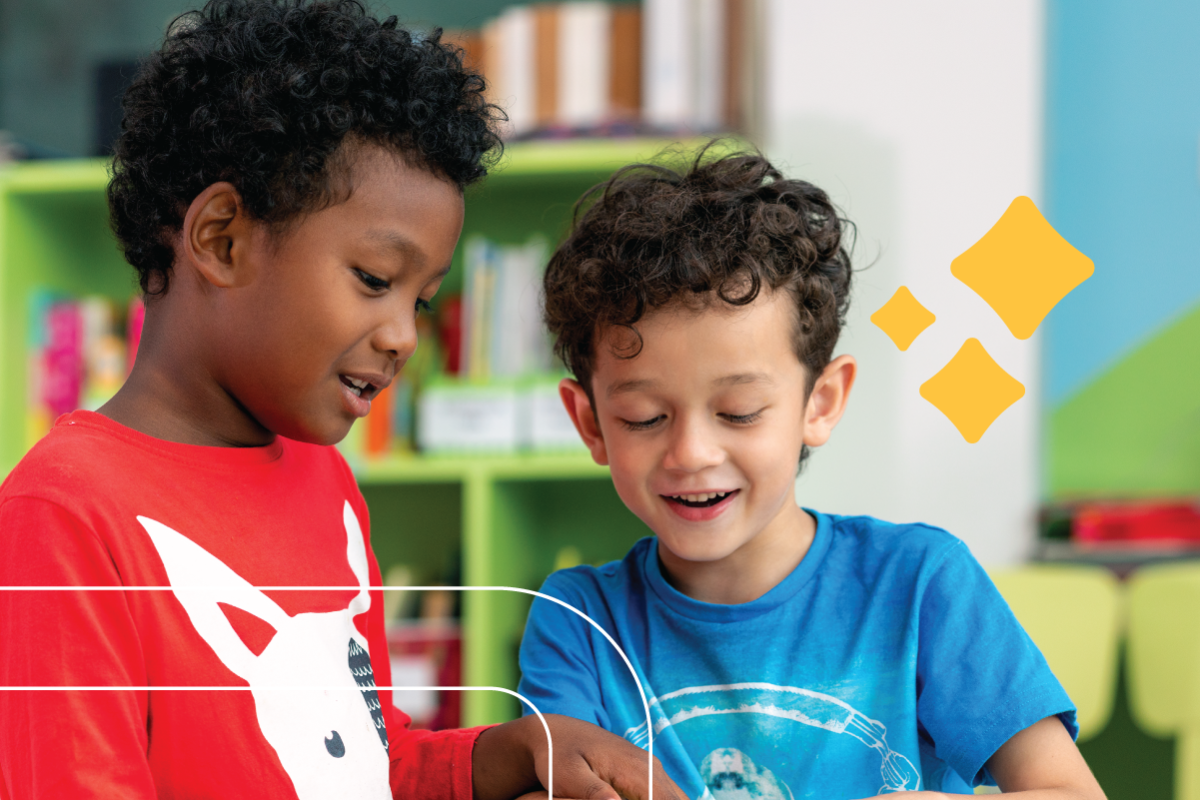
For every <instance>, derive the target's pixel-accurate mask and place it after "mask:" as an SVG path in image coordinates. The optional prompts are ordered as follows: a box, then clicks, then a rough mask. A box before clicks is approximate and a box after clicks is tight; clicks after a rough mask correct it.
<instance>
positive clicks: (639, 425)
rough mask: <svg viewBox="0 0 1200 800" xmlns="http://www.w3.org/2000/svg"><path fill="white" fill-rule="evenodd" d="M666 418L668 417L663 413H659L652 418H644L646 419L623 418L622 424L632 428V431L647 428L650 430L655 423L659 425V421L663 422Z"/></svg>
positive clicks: (629, 428)
mask: <svg viewBox="0 0 1200 800" xmlns="http://www.w3.org/2000/svg"><path fill="white" fill-rule="evenodd" d="M664 419H666V417H665V416H663V415H662V414H659V415H658V416H657V417H654V418H652V419H644V420H633V419H623V420H621V424H622V425H624V426H625V427H626V428H627V429H628V430H631V431H645V430H649V429H650V428H653V427H654V426H655V425H657V424H658V423H659V422H661V421H662V420H664Z"/></svg>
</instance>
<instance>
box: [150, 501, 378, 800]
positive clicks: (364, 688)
mask: <svg viewBox="0 0 1200 800" xmlns="http://www.w3.org/2000/svg"><path fill="white" fill-rule="evenodd" d="M342 517H343V523H344V525H345V529H346V558H347V560H348V561H349V563H350V568H351V570H353V572H354V576H355V578H356V579H357V582H358V586H359V592H358V594H357V595H355V597H354V599H353V600H351V601H350V604H349V606H348V607H347V608H345V609H342V610H340V611H330V612H325V613H304V614H297V615H295V616H289V615H288V614H287V613H286V612H285V611H284V610H283V609H282V608H280V607H279V606H278V605H277V604H276V603H275V601H273V600H272V599H271V598H269V597H267V595H265V594H263V593H262V592H261V591H259V590H258V589H256V588H255V587H254V586H252V585H251V584H250V583H249V582H247V581H246V580H245V579H243V578H242V577H241V576H240V575H238V574H237V573H235V572H234V571H233V570H232V569H230V568H229V567H228V566H226V565H225V563H224V562H222V561H221V560H220V559H218V558H217V557H215V556H213V555H212V554H211V553H209V552H208V551H207V550H205V549H204V548H203V547H201V546H200V545H198V544H196V543H195V542H193V541H192V540H191V539H189V538H187V537H186V536H184V535H182V534H180V533H178V532H177V531H174V530H172V529H171V528H168V527H167V526H166V525H163V524H162V523H159V522H156V521H155V520H152V519H149V518H148V517H140V516H139V517H138V521H139V522H140V523H141V524H142V527H143V528H145V529H146V532H147V533H148V534H149V535H150V539H151V540H152V541H153V543H154V547H155V549H156V550H157V551H158V555H159V557H160V558H161V559H162V562H163V566H164V567H165V568H166V571H167V578H168V580H169V582H170V584H171V591H172V593H173V594H174V595H175V597H176V598H177V599H178V600H179V602H180V603H181V604H182V605H183V608H184V610H185V611H186V612H187V615H188V618H189V619H190V620H191V622H192V625H193V626H195V628H196V632H197V633H199V634H200V636H201V638H203V639H204V641H205V642H207V643H208V646H209V647H211V648H212V649H213V652H214V653H216V655H217V657H218V658H220V659H221V662H222V663H223V664H225V666H226V667H228V668H229V669H230V671H232V672H233V673H234V674H235V675H237V676H238V677H239V678H241V679H243V680H244V681H246V682H247V683H249V684H250V693H251V695H252V696H253V699H254V708H255V712H256V714H257V717H258V724H259V727H260V729H261V730H262V733H263V736H264V737H265V738H266V740H267V742H268V743H270V745H271V747H273V748H274V749H275V752H276V754H277V755H278V756H279V761H280V762H281V763H282V764H283V768H284V770H285V771H286V772H287V774H288V777H289V778H291V781H292V785H293V786H294V787H295V789H296V795H297V796H298V798H299V800H333V798H343V797H346V798H348V797H353V798H356V799H357V798H361V800H389V798H391V792H390V790H389V788H388V750H387V729H386V728H385V726H384V721H383V714H382V710H381V708H380V704H379V697H378V695H377V694H376V692H375V679H374V676H373V675H372V672H371V661H370V656H369V654H368V646H367V641H366V639H364V638H363V636H362V635H361V634H360V633H359V632H358V629H357V628H355V627H354V622H353V620H354V617H355V616H357V615H359V614H362V613H363V612H365V611H366V610H367V609H368V608H370V605H371V597H370V594H368V586H369V580H368V572H367V553H366V546H365V544H364V543H363V536H362V529H361V528H360V527H359V524H358V518H357V517H356V516H355V515H354V511H353V509H351V507H350V503H349V502H347V503H345V506H344V508H343V513H342ZM220 603H224V604H226V605H229V606H233V607H235V608H238V609H240V610H242V611H245V612H247V613H249V614H252V615H254V616H255V617H257V618H259V619H260V620H262V621H263V622H266V623H267V624H269V625H270V626H271V627H272V628H274V629H275V635H274V637H273V638H272V639H271V641H270V643H269V644H268V645H267V646H266V649H264V650H263V651H262V653H261V654H260V655H255V654H254V652H253V651H252V650H251V649H250V648H248V647H247V646H246V645H245V643H244V642H243V641H242V639H241V637H239V636H238V634H237V631H235V630H234V628H233V626H232V625H231V624H230V622H229V619H228V618H227V617H226V616H225V613H224V612H223V611H222V610H221V608H220V606H219V605H218V604H220Z"/></svg>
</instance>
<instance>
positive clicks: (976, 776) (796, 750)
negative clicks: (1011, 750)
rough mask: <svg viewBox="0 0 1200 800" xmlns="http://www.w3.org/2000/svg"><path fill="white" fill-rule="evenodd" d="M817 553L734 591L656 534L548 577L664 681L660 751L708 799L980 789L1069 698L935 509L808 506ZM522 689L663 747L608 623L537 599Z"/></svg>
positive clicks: (1067, 720) (643, 670) (651, 688)
mask: <svg viewBox="0 0 1200 800" xmlns="http://www.w3.org/2000/svg"><path fill="white" fill-rule="evenodd" d="M809 513H810V514H812V515H813V516H814V517H815V518H816V520H817V530H816V535H815V537H814V539H813V543H812V546H811V547H810V549H809V551H808V553H807V554H806V555H805V556H804V559H803V561H801V562H800V564H799V566H797V567H796V569H795V570H793V571H792V573H791V574H790V575H788V576H787V577H786V578H784V580H783V581H781V582H780V583H779V584H778V585H777V586H775V587H774V588H773V589H771V590H770V591H769V592H767V593H766V594H765V595H763V596H762V597H760V598H759V599H757V600H754V601H752V602H749V603H742V604H738V605H719V604H713V603H703V602H700V601H697V600H693V599H691V598H689V597H687V596H686V595H684V594H682V593H681V592H679V591H677V590H676V589H674V588H672V587H671V585H670V584H668V583H667V581H666V580H665V578H664V577H663V574H662V572H661V570H660V568H659V561H658V550H657V547H656V541H655V540H654V539H653V538H646V539H642V540H641V541H639V542H638V543H637V544H636V545H634V547H633V549H632V550H630V552H629V554H628V555H627V556H626V557H625V558H624V559H623V560H621V561H614V562H612V563H609V564H605V565H604V566H602V567H598V568H597V567H575V568H574V569H569V570H563V571H561V572H556V573H555V574H553V575H551V576H550V577H549V578H547V579H546V583H545V585H544V586H543V587H542V592H544V593H545V594H548V595H551V596H553V597H557V598H560V599H562V600H563V601H565V602H567V603H569V604H570V605H572V606H574V607H575V608H578V609H579V610H580V611H582V612H583V613H585V614H587V615H588V616H589V617H591V618H592V619H593V620H595V621H596V623H597V624H599V625H600V627H601V628H603V629H604V630H605V631H607V632H608V633H609V634H610V635H611V636H612V638H613V639H614V640H615V641H616V643H617V644H618V645H619V646H620V648H621V649H622V650H623V651H624V652H625V654H626V655H627V656H628V658H629V661H630V662H631V664H632V666H633V669H634V670H635V671H636V673H637V677H638V679H639V680H640V681H641V684H642V686H643V687H644V688H645V692H646V695H645V696H646V700H647V701H648V702H649V704H650V713H651V719H652V720H653V726H654V729H653V733H654V755H656V756H657V757H658V758H659V759H660V760H661V761H662V764H663V767H664V768H665V769H666V771H667V774H669V775H670V776H671V777H672V778H673V779H674V780H675V782H676V783H677V784H679V786H680V788H682V789H683V790H684V791H685V792H686V793H687V794H688V795H689V796H690V797H692V798H702V797H711V798H713V800H726V798H728V799H729V800H732V798H756V800H791V799H792V798H801V797H811V798H820V799H821V800H848V799H849V798H862V797H871V796H874V795H876V794H886V793H889V792H897V791H913V790H918V789H921V790H933V791H946V792H963V793H970V792H971V789H970V786H971V785H978V784H979V783H984V782H987V783H991V782H992V781H991V778H990V776H989V775H988V774H987V771H986V770H985V769H984V762H985V761H987V759H988V758H990V757H991V755H992V754H993V753H995V752H996V750H997V749H998V748H999V747H1000V746H1001V745H1002V744H1004V743H1005V742H1006V741H1008V739H1009V738H1010V737H1011V736H1012V735H1013V734H1015V733H1017V732H1018V731H1020V730H1022V729H1024V728H1026V727H1028V726H1030V725H1032V724H1033V723H1035V722H1037V721H1038V720H1041V719H1044V718H1046V717H1049V716H1051V715H1054V714H1058V715H1059V716H1060V717H1061V719H1062V721H1063V723H1064V724H1065V725H1066V726H1067V729H1068V730H1069V731H1070V732H1071V734H1072V736H1074V735H1075V734H1076V732H1077V729H1076V726H1075V712H1074V707H1073V706H1072V704H1071V701H1070V699H1069V698H1068V697H1067V695H1066V692H1064V691H1063V688H1062V686H1061V685H1060V684H1059V682H1058V680H1057V679H1055V677H1054V675H1053V674H1052V673H1051V672H1050V669H1049V667H1048V666H1047V665H1046V661H1045V659H1044V658H1043V657H1042V654H1041V653H1040V652H1039V651H1038V649H1037V647H1036V646H1035V645H1034V644H1033V642H1032V641H1031V640H1030V639H1029V637H1028V636H1027V635H1026V633H1025V631H1024V630H1023V629H1022V628H1021V626H1020V624H1019V623H1018V622H1017V620H1016V618H1015V617H1013V615H1012V612H1011V611H1009V608H1008V605H1007V604H1006V603H1005V602H1004V600H1003V598H1001V597H1000V594H999V593H998V592H997V591H996V588H995V586H993V585H992V582H991V580H989V578H988V577H987V574H986V573H984V571H983V569H982V568H981V567H980V566H979V564H978V563H977V562H976V561H975V559H974V558H973V557H972V556H971V553H970V552H969V551H968V550H967V548H966V546H965V545H964V544H963V543H962V542H961V541H959V540H958V539H956V538H954V537H953V536H951V535H950V534H948V533H946V532H945V531H943V530H940V529H938V528H933V527H929V526H927V525H893V524H890V523H886V522H881V521H879V520H877V519H873V518H871V517H839V516H831V515H826V514H818V513H816V512H811V511H810V512H809ZM521 671H522V677H521V684H520V687H519V689H518V691H519V692H520V693H521V694H522V695H523V696H525V697H527V698H528V699H529V700H530V701H531V702H532V703H533V704H534V705H536V706H537V708H538V709H539V710H541V711H542V712H543V713H555V714H565V715H568V716H572V717H576V718H578V719H583V720H587V721H589V722H594V723H596V724H597V725H599V726H601V727H602V728H605V729H607V730H609V731H612V732H613V733H616V734H618V735H621V736H624V737H626V738H627V739H629V740H630V741H633V742H634V743H636V744H638V745H640V746H642V747H646V742H647V731H646V710H645V706H644V705H643V703H642V698H641V696H640V694H639V692H638V688H637V685H636V684H635V683H634V681H633V678H632V676H631V675H630V671H629V668H628V667H627V666H626V664H625V662H624V661H623V660H622V659H621V657H620V655H619V654H618V653H617V652H616V651H615V650H614V648H613V647H612V645H610V644H609V643H608V641H607V640H606V639H605V638H604V636H603V635H602V634H600V633H599V632H598V631H596V630H595V629H594V628H593V627H592V626H591V625H589V624H588V623H587V622H586V621H585V620H583V619H582V618H580V617H579V616H577V615H575V614H574V613H572V612H571V611H569V610H567V609H564V608H562V607H561V606H559V605H557V604H555V603H552V602H550V601H547V600H544V599H541V598H538V599H535V600H534V602H533V606H532V608H531V610H530V613H529V620H528V622H527V623H526V627H525V637H524V640H523V641H522V643H521Z"/></svg>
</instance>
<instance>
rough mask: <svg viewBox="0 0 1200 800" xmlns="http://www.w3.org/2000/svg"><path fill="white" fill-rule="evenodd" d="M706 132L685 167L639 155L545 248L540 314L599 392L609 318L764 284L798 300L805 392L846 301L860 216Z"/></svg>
mask: <svg viewBox="0 0 1200 800" xmlns="http://www.w3.org/2000/svg"><path fill="white" fill-rule="evenodd" d="M718 144H719V143H717V142H712V143H709V144H708V145H707V146H705V147H704V148H702V149H701V150H700V152H699V153H698V154H697V155H696V156H695V158H694V159H692V160H691V162H690V164H689V165H688V167H687V168H686V170H685V171H678V170H675V169H672V168H670V167H668V166H663V165H661V164H634V165H632V166H629V167H625V168H624V169H622V170H620V171H618V172H617V173H616V174H615V175H613V177H612V178H610V179H609V180H608V181H606V182H604V183H601V184H599V185H597V186H594V187H593V188H592V189H591V190H589V191H588V192H587V193H586V194H585V195H584V196H583V197H582V198H581V199H580V200H579V202H578V203H576V206H575V215H574V219H573V223H572V226H571V232H570V234H569V235H568V236H567V239H566V241H564V242H563V243H562V244H561V245H560V246H559V248H558V249H557V250H556V251H555V252H554V255H553V256H552V257H551V259H550V264H549V266H548V267H547V269H546V277H545V281H544V286H543V290H544V319H545V322H546V325H547V327H549V329H550V333H551V334H552V335H553V337H554V340H555V345H554V347H555V352H556V353H557V354H558V355H559V357H560V358H562V360H563V363H564V364H565V365H566V367H567V369H568V370H570V371H571V372H572V373H573V374H574V375H575V378H576V380H578V381H579V383H580V384H581V385H582V386H583V388H584V390H585V391H586V392H587V393H588V397H589V398H592V399H593V400H594V397H593V396H592V387H591V378H592V370H593V368H594V366H595V348H596V343H597V342H598V341H599V339H600V334H601V332H602V331H603V330H604V329H605V328H609V327H613V326H616V327H621V328H625V329H627V330H629V331H631V332H632V334H633V337H632V338H633V345H632V346H631V347H630V348H628V349H626V348H624V347H622V349H621V352H620V353H617V355H618V356H620V357H623V358H633V357H634V356H636V355H637V354H638V353H639V352H641V342H642V340H641V334H640V333H638V330H637V327H636V325H637V322H638V321H639V320H640V319H642V318H643V317H644V316H645V315H646V314H647V313H649V312H651V311H654V310H656V309H660V308H663V307H665V306H670V305H673V304H677V303H686V304H689V305H695V304H701V305H707V304H711V303H715V302H724V303H728V304H729V305H731V306H744V305H748V304H750V303H752V302H754V299H755V298H756V297H757V296H758V294H759V292H760V291H762V288H763V287H764V286H766V287H768V288H769V289H771V290H772V291H774V290H778V289H781V288H786V289H787V290H788V291H789V292H791V293H792V296H793V297H794V298H795V301H796V330H795V334H794V337H793V339H794V347H795V353H796V357H797V358H798V359H799V360H800V362H801V363H802V364H803V365H804V366H805V369H806V372H807V386H806V389H805V391H806V394H807V392H811V391H812V387H813V382H814V381H815V380H816V377H817V375H819V374H820V373H821V370H823V369H824V368H825V366H826V365H827V364H829V361H830V358H831V357H832V355H833V348H834V345H836V344H837V340H838V334H839V333H840V332H841V327H842V325H843V324H844V323H845V318H846V311H847V309H848V307H849V304H850V273H851V268H850V255H849V252H848V248H847V247H846V246H845V241H846V234H847V231H849V230H853V223H851V222H849V221H848V220H845V219H843V218H842V217H841V216H839V214H838V211H837V209H836V208H834V206H833V203H832V202H830V200H829V196H828V195H826V194H825V192H823V191H821V190H820V189H818V188H817V187H816V186H813V185H812V184H811V183H807V182H805V181H801V180H788V179H786V178H784V177H783V175H782V174H781V173H780V172H779V170H777V169H776V168H775V167H774V166H772V165H771V163H770V162H769V161H767V159H766V158H764V157H763V156H762V155H761V154H759V153H754V152H735V153H729V154H724V155H721V154H719V148H718V147H716V146H714V145H718Z"/></svg>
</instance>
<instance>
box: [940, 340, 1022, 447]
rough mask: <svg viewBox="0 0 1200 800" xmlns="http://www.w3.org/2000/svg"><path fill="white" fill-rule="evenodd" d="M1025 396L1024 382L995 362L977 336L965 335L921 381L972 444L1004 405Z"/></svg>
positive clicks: (942, 410)
mask: <svg viewBox="0 0 1200 800" xmlns="http://www.w3.org/2000/svg"><path fill="white" fill-rule="evenodd" d="M1024 396H1025V386H1024V385H1023V384H1022V383H1021V382H1020V381H1018V380H1017V379H1016V378H1014V377H1013V376H1011V375H1009V374H1008V373H1007V372H1005V371H1004V369H1003V368H1002V367H1001V366H1000V365H999V364H997V363H996V362H995V361H994V360H993V359H992V357H991V356H990V355H988V352H987V350H984V349H983V345H982V344H980V342H979V340H978V339H967V341H966V342H964V343H963V346H962V347H960V348H959V350H958V352H957V353H955V354H954V358H952V359H950V361H949V362H947V364H946V366H944V367H942V369H941V371H939V372H938V374H936V375H934V376H933V377H932V378H930V379H929V380H927V381H925V383H923V384H921V397H924V398H925V399H926V400H928V401H929V402H931V403H933V404H934V405H935V406H936V407H937V409H938V410H939V411H941V412H942V413H943V414H945V415H946V417H947V418H948V419H949V420H950V421H951V422H953V423H954V427H956V428H958V432H959V433H961V434H962V436H963V438H964V439H966V440H967V441H968V442H970V443H971V444H974V443H975V442H978V441H979V439H980V437H981V436H983V434H984V432H985V431H987V429H988V428H989V427H991V424H992V423H993V422H995V421H996V419H997V417H999V416H1000V415H1001V414H1003V413H1004V411H1005V409H1007V408H1008V407H1009V406H1011V405H1012V404H1013V403H1015V402H1017V401H1018V400H1020V399H1021V398H1022V397H1024Z"/></svg>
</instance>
